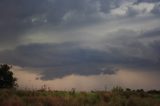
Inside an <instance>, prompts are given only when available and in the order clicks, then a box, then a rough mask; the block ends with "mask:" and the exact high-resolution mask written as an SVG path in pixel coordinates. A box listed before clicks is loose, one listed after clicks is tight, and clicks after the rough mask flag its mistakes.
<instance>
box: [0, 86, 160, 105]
mask: <svg viewBox="0 0 160 106" xmlns="http://www.w3.org/2000/svg"><path fill="white" fill-rule="evenodd" d="M0 106H160V93H157V92H156V93H155V92H145V91H143V90H136V91H135V90H123V89H122V88H120V87H115V88H113V89H112V90H111V91H91V92H78V91H75V90H71V91H46V90H37V91H34V90H33V91H29V90H8V89H1V90H0Z"/></svg>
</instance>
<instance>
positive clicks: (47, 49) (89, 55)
mask: <svg viewBox="0 0 160 106" xmlns="http://www.w3.org/2000/svg"><path fill="white" fill-rule="evenodd" d="M128 40H129V41H128V43H126V44H125V45H123V44H121V43H120V44H121V45H122V46H124V47H123V48H119V47H110V48H108V47H107V49H109V51H99V50H94V49H89V48H82V47H80V46H79V45H78V44H75V43H64V44H30V45H25V46H20V47H17V48H16V49H15V50H9V51H3V52H0V57H1V61H0V62H1V63H8V64H15V65H19V66H22V67H33V68H37V69H40V70H41V73H42V75H43V77H42V79H54V78H58V77H63V76H66V75H69V74H80V75H95V74H100V73H104V74H114V73H115V72H116V71H117V70H118V66H122V67H132V68H133V67H134V68H144V69H146V68H147V69H157V68H158V69H159V68H160V67H159V65H158V63H159V60H158V61H157V59H158V58H159V57H158V54H157V55H156V59H154V58H153V59H150V58H148V57H147V56H143V55H140V56H139V55H138V56H137V55H133V54H134V53H135V54H139V53H140V52H141V51H144V50H145V48H144V47H145V46H142V45H141V43H140V42H139V44H137V42H134V40H133V41H131V40H130V39H128ZM124 42H125V41H124ZM129 42H130V43H129ZM120 44H119V45H120ZM139 49H140V51H138V50H139ZM150 50H152V51H153V50H154V51H153V52H155V53H159V46H158V45H157V42H152V44H150V49H149V50H145V52H149V51H150ZM145 52H144V53H145ZM144 55H145V54H144ZM149 56H150V55H149ZM151 56H152V55H151ZM151 58H152V57H151Z"/></svg>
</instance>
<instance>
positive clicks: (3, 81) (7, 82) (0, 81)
mask: <svg viewBox="0 0 160 106" xmlns="http://www.w3.org/2000/svg"><path fill="white" fill-rule="evenodd" d="M10 69H11V66H9V65H7V64H1V65H0V88H14V87H16V86H17V83H16V81H17V79H16V78H15V77H13V72H12V71H10Z"/></svg>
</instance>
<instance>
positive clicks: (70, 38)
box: [0, 0, 160, 90]
mask: <svg viewBox="0 0 160 106" xmlns="http://www.w3.org/2000/svg"><path fill="white" fill-rule="evenodd" d="M159 54H160V1H159V0H14V1H13V0H1V1H0V63H1V64H4V63H6V64H11V65H13V69H12V70H13V71H14V73H15V76H16V77H17V78H18V82H19V85H20V87H21V88H24V87H26V88H40V87H41V86H42V85H43V84H46V85H47V86H48V87H50V88H52V89H58V90H63V89H71V88H76V89H78V90H95V89H97V90H100V89H104V88H105V87H106V86H107V87H108V88H111V87H113V86H117V85H119V86H122V87H130V88H134V89H137V88H143V89H160V82H159V80H160V79H159V76H158V75H160V55H159ZM24 76H25V77H24ZM31 82H32V83H31Z"/></svg>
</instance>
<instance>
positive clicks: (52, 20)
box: [0, 0, 159, 45]
mask: <svg viewBox="0 0 160 106" xmlns="http://www.w3.org/2000/svg"><path fill="white" fill-rule="evenodd" d="M128 1H129V0H128ZM154 1H155V0H148V1H142V0H140V1H138V2H154ZM157 1H158V0H157ZM125 2H126V1H124V0H112V1H111V0H67V1H66V0H27V1H26V0H14V1H13V0H1V1H0V13H1V14H0V16H1V17H0V36H1V39H0V41H1V45H5V44H7V43H8V42H10V43H15V42H21V38H23V36H24V34H25V33H26V32H27V31H28V30H30V29H33V28H38V27H42V26H50V27H51V26H52V27H53V26H57V25H62V26H65V25H66V28H69V27H72V26H75V25H76V26H79V25H81V24H85V25H86V24H89V23H95V22H97V21H101V20H103V19H106V16H105V15H109V13H110V11H111V10H112V9H114V8H118V7H119V6H121V5H122V4H123V3H125ZM132 12H133V13H132ZM153 12H154V13H159V6H156V7H155V9H154V10H153ZM129 14H130V15H133V14H135V11H130V13H129Z"/></svg>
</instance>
